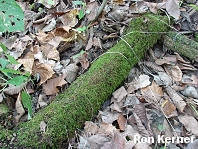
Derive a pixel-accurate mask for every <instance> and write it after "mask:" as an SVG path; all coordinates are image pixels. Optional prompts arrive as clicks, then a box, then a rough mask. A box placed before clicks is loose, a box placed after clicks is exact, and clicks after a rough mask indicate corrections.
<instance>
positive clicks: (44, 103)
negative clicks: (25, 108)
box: [36, 94, 47, 109]
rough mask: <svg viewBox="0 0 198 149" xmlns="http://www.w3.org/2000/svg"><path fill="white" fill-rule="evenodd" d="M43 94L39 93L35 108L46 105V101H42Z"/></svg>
mask: <svg viewBox="0 0 198 149" xmlns="http://www.w3.org/2000/svg"><path fill="white" fill-rule="evenodd" d="M44 97H45V96H44V95H43V94H40V95H39V98H38V103H37V107H36V108H37V109H39V108H42V107H45V106H47V103H46V102H45V101H44Z"/></svg>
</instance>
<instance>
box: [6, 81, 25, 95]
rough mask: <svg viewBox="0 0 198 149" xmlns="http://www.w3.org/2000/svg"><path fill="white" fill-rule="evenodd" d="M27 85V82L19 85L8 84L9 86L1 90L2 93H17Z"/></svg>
mask: <svg viewBox="0 0 198 149" xmlns="http://www.w3.org/2000/svg"><path fill="white" fill-rule="evenodd" d="M26 85H27V82H25V83H23V84H21V85H20V86H14V85H10V86H9V87H7V88H5V89H4V90H3V92H4V93H6V94H7V95H14V94H18V93H19V92H21V91H22V89H23V88H24V87H25V86H26Z"/></svg>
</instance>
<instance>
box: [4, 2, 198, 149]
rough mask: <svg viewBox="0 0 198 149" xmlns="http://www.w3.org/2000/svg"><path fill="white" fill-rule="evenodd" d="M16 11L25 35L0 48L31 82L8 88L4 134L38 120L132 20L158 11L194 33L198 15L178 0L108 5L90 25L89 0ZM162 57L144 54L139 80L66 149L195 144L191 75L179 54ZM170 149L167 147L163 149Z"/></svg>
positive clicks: (24, 5)
mask: <svg viewBox="0 0 198 149" xmlns="http://www.w3.org/2000/svg"><path fill="white" fill-rule="evenodd" d="M18 3H19V5H20V6H21V7H22V9H23V10H24V14H25V31H24V32H20V33H14V34H11V35H7V36H2V37H1V38H0V42H1V43H3V44H4V45H5V46H6V47H7V49H8V50H9V54H10V55H11V56H13V57H14V58H15V59H16V60H17V61H18V62H19V66H18V67H20V68H21V67H22V68H23V69H24V70H25V71H28V72H29V73H30V74H31V76H32V77H34V78H35V79H34V80H33V81H32V82H24V83H22V84H21V85H20V86H13V85H9V86H7V87H6V88H5V89H4V91H3V92H2V93H1V100H0V101H1V103H0V104H2V105H6V106H7V105H8V106H7V107H8V108H10V109H12V110H13V114H10V115H9V116H8V117H6V118H3V117H4V115H1V117H2V118H1V119H0V120H1V121H0V122H1V124H3V126H5V127H7V128H8V127H14V126H15V125H17V123H18V122H20V121H27V120H28V118H31V116H30V115H29V113H28V111H31V110H33V111H32V112H33V113H34V112H37V111H38V110H39V109H41V108H43V107H45V106H47V105H48V104H49V103H50V102H51V101H52V100H53V99H54V98H55V96H56V95H57V94H58V93H60V92H61V90H63V89H66V88H67V87H69V85H70V84H71V83H72V82H73V81H74V80H75V79H76V78H77V76H79V75H80V74H81V73H83V72H84V71H86V70H87V69H88V68H89V67H90V65H91V63H92V62H93V61H94V60H95V59H97V57H98V56H100V55H101V54H102V53H104V52H105V51H106V50H107V49H108V48H110V47H112V46H113V45H114V44H115V43H116V40H117V39H118V37H119V36H121V35H122V34H123V32H124V30H125V29H126V27H127V24H128V22H130V20H131V19H133V17H134V16H136V15H140V14H142V13H145V12H147V11H151V12H153V13H157V11H159V10H163V11H167V14H169V15H170V16H172V17H173V18H174V19H175V20H176V21H175V27H176V28H177V29H178V30H185V31H186V30H188V31H189V32H191V31H195V30H198V26H197V24H198V22H197V20H196V15H195V14H196V13H197V12H196V11H195V10H194V9H190V8H189V7H188V5H186V4H185V5H184V9H181V8H180V1H177V0H167V1H160V2H158V3H157V2H155V1H153V2H151V1H149V2H147V1H143V0H140V1H132V2H131V3H130V2H128V1H124V0H113V1H111V2H108V3H107V5H106V7H104V9H103V12H102V14H101V16H99V17H98V18H96V19H98V20H96V21H94V22H92V21H93V20H95V17H96V16H97V11H96V10H97V9H99V7H100V3H98V2H97V1H94V0H93V1H90V2H88V1H87V4H86V6H85V7H84V6H83V5H74V3H72V2H71V1H68V3H64V2H63V1H52V3H49V2H47V1H45V0H44V1H37V2H36V3H34V4H35V5H34V7H32V8H31V7H29V6H30V3H29V2H28V1H26V2H24V1H19V2H18ZM189 3H192V2H189ZM194 3H195V2H194ZM37 4H39V5H38V6H39V7H37ZM72 6H74V7H72ZM96 8H97V9H96ZM83 9H86V10H87V11H86V12H85V16H84V14H83V16H84V17H85V19H84V20H86V19H87V22H91V23H90V24H87V23H86V21H82V18H81V17H82V16H79V14H80V13H82V11H81V10H83ZM81 15H82V14H81ZM191 20H192V21H191ZM186 22H187V23H186ZM192 23H193V25H192ZM89 25H90V26H89ZM84 26H89V28H86V27H85V28H83V27H84ZM79 28H80V30H81V32H80V31H79V30H78V29H79ZM156 49H157V50H156ZM165 51H166V50H164V49H163V47H161V48H158V47H154V48H153V49H150V50H149V53H148V54H147V56H146V57H145V59H144V61H143V62H139V65H138V66H137V67H136V68H133V70H135V69H136V70H138V72H137V71H136V70H135V71H136V72H135V71H133V70H132V71H131V74H129V76H128V80H131V81H129V82H126V83H125V84H124V85H123V86H121V87H120V88H119V89H118V90H116V91H115V92H114V93H113V94H112V97H111V100H110V104H109V105H104V106H103V107H105V108H103V109H101V110H100V111H99V113H98V115H97V116H95V117H94V119H95V120H94V121H86V122H85V127H84V130H82V131H84V133H79V137H77V138H79V140H78V141H77V142H75V141H74V142H72V141H71V142H70V143H69V145H70V146H75V147H77V148H93V149H96V148H101V149H106V148H108V149H109V148H115V149H116V148H118V149H121V148H125V149H131V148H136V149H141V148H144V149H145V148H154V147H156V146H157V148H160V147H164V144H162V143H156V142H155V144H152V143H150V144H149V143H141V142H138V143H134V136H138V137H153V136H155V137H156V136H158V135H165V136H166V137H172V136H179V137H181V136H197V134H198V133H197V129H196V128H197V124H198V122H197V118H198V116H197V113H198V112H197V110H196V109H197V104H198V101H197V100H198V99H197V98H198V91H197V87H198V83H197V80H198V78H197V77H198V76H197V73H196V72H197V68H196V67H195V66H193V65H192V64H191V63H190V62H189V61H188V60H186V59H185V58H183V57H182V56H180V55H179V54H178V53H171V54H170V53H169V52H168V51H166V52H165ZM138 73H139V74H138ZM131 76H133V78H132V77H131ZM24 88H25V89H26V90H27V91H28V93H29V94H30V95H31V97H32V101H31V102H32V103H31V104H32V105H29V106H27V105H23V104H22V97H21V96H22V95H21V94H22V93H23V91H24ZM9 98H11V99H12V100H9ZM28 104H30V103H29V102H28ZM13 105H14V106H13ZM30 106H32V109H31V110H30V109H28V108H30ZM11 119H12V120H11ZM9 120H10V121H11V122H10V123H11V124H8V123H9V122H8V121H9ZM46 129H47V125H46V124H45V123H44V121H41V123H40V130H42V131H43V132H45V131H46ZM0 143H1V141H0ZM196 144H197V140H195V141H194V143H189V144H180V145H179V147H182V148H183V147H186V148H187V149H189V148H193V147H194V148H196ZM0 145H1V144H0ZM177 146H178V144H176V143H175V144H174V143H172V144H167V145H166V146H165V147H166V148H168V147H169V148H173V147H174V148H177ZM70 148H71V147H70Z"/></svg>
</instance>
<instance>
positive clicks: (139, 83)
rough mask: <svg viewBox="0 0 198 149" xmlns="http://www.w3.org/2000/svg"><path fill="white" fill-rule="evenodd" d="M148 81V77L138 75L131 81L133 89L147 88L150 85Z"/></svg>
mask: <svg viewBox="0 0 198 149" xmlns="http://www.w3.org/2000/svg"><path fill="white" fill-rule="evenodd" d="M149 79H150V77H149V76H148V75H140V76H139V77H138V78H136V79H135V80H134V81H133V82H134V87H135V89H141V88H144V87H146V86H148V85H149V84H150V83H151V82H150V81H149Z"/></svg>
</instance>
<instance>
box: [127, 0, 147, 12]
mask: <svg viewBox="0 0 198 149" xmlns="http://www.w3.org/2000/svg"><path fill="white" fill-rule="evenodd" d="M147 10H148V8H147V6H146V4H145V2H144V1H137V2H136V3H133V4H132V5H131V6H130V7H129V12H130V13H138V14H141V13H145V12H146V11H147Z"/></svg>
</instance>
